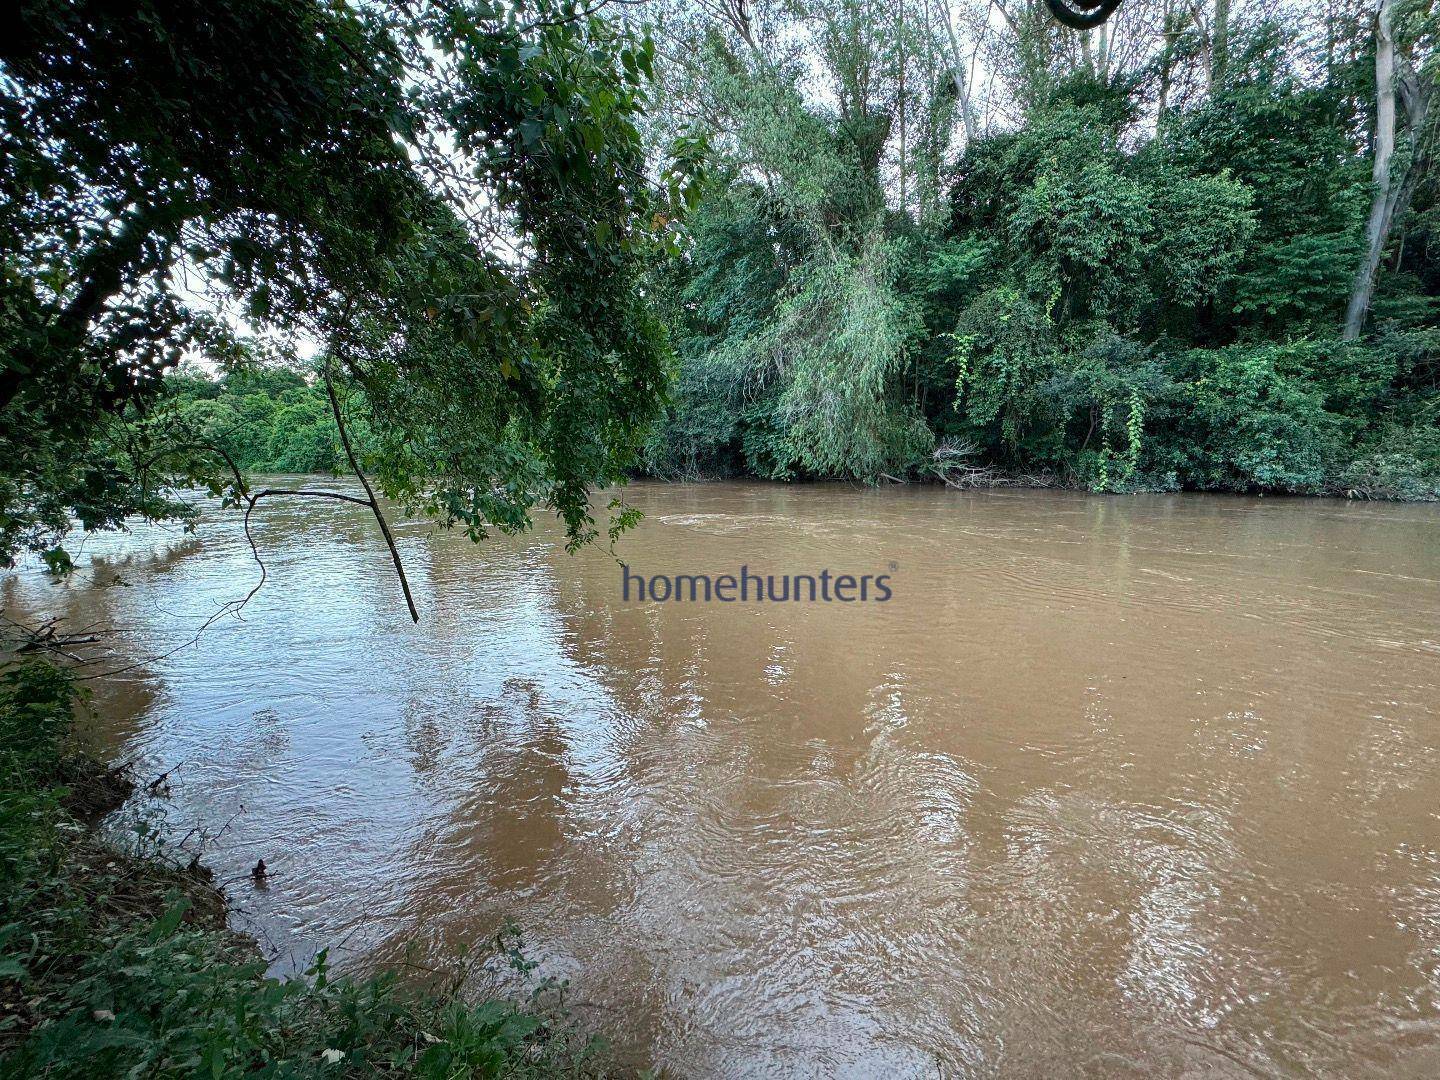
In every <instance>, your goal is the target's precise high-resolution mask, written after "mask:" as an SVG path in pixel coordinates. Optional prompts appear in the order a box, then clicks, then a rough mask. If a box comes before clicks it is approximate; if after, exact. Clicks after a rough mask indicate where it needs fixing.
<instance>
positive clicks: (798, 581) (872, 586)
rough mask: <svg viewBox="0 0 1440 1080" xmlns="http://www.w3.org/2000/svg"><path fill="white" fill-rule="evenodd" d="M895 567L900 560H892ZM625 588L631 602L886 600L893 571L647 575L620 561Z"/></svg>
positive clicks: (622, 589) (742, 570) (746, 569)
mask: <svg viewBox="0 0 1440 1080" xmlns="http://www.w3.org/2000/svg"><path fill="white" fill-rule="evenodd" d="M891 569H892V570H893V569H894V566H891ZM620 593H621V596H622V598H623V599H624V600H625V601H626V603H629V602H630V601H631V600H635V601H637V602H639V603H642V604H643V603H647V602H650V601H655V602H657V603H661V604H664V603H672V604H699V603H706V604H708V603H711V602H712V601H713V602H719V603H722V604H735V603H740V604H764V603H774V604H783V603H786V602H788V601H792V600H794V601H801V602H804V603H817V602H818V603H826V604H828V603H831V602H832V601H839V602H840V603H842V604H854V603H862V604H863V603H872V602H873V603H877V604H883V603H885V601H887V600H889V599H890V597H891V596H892V595H893V593H892V590H891V588H890V575H889V574H862V575H861V576H859V577H856V576H855V575H854V574H832V573H831V572H830V571H829V570H821V571H820V572H819V573H818V574H764V575H761V574H754V573H751V572H750V568H749V567H748V566H742V567H740V573H738V574H718V575H715V576H711V575H710V574H671V575H666V574H656V575H654V576H653V577H648V578H647V577H643V576H641V575H640V574H636V573H634V572H632V571H631V569H630V567H628V566H627V565H625V564H624V563H621V564H620Z"/></svg>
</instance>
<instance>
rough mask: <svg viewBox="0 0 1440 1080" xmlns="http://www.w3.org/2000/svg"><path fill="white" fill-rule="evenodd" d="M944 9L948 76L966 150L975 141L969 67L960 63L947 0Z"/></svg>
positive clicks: (958, 43) (956, 38)
mask: <svg viewBox="0 0 1440 1080" xmlns="http://www.w3.org/2000/svg"><path fill="white" fill-rule="evenodd" d="M941 6H942V7H943V8H944V11H943V12H942V15H943V16H944V23H945V34H946V36H947V37H948V38H949V40H950V74H951V77H952V78H953V79H954V80H955V94H956V96H957V97H958V98H959V99H960V123H961V126H962V127H964V129H965V146H966V148H967V149H968V148H969V147H970V145H971V144H972V143H973V142H974V141H975V113H974V112H973V110H972V109H971V105H970V86H969V82H970V75H969V65H968V64H962V63H961V62H960V38H959V37H958V36H957V35H956V33H955V24H954V23H953V22H952V21H951V20H950V3H949V0H941Z"/></svg>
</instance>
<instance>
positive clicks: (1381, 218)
mask: <svg viewBox="0 0 1440 1080" xmlns="http://www.w3.org/2000/svg"><path fill="white" fill-rule="evenodd" d="M1392 4H1393V0H1380V10H1379V12H1377V14H1376V16H1375V106H1376V107H1375V168H1374V172H1373V173H1372V174H1371V175H1372V179H1373V181H1374V184H1375V196H1374V199H1373V200H1372V201H1371V203H1370V217H1369V220H1368V221H1366V223H1365V255H1364V257H1363V258H1362V259H1361V261H1360V269H1359V270H1357V271H1356V272H1355V284H1354V285H1353V286H1352V287H1351V289H1350V303H1349V304H1348V305H1347V306H1346V309H1345V333H1344V337H1345V340H1346V341H1354V340H1355V339H1356V338H1358V337H1359V336H1360V329H1361V327H1363V326H1364V325H1365V316H1366V315H1368V314H1369V312H1370V299H1371V297H1372V296H1374V295H1375V272H1376V270H1377V269H1379V266H1380V257H1381V256H1382V255H1383V254H1384V253H1385V242H1386V240H1388V239H1389V236H1390V223H1391V221H1392V220H1393V218H1394V214H1395V202H1396V199H1395V195H1396V194H1397V193H1398V189H1397V186H1396V185H1394V184H1393V183H1392V182H1391V177H1390V159H1391V158H1392V157H1393V156H1394V154H1395V35H1394V34H1393V33H1392V32H1391V29H1390V12H1391V6H1392Z"/></svg>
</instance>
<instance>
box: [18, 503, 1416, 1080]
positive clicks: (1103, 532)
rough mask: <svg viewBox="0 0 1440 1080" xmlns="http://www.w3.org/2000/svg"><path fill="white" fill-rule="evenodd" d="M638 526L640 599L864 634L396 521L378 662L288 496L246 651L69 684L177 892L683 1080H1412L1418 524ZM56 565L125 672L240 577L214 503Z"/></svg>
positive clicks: (545, 537) (1171, 517) (246, 567)
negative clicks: (570, 1031) (475, 986)
mask: <svg viewBox="0 0 1440 1080" xmlns="http://www.w3.org/2000/svg"><path fill="white" fill-rule="evenodd" d="M627 497H628V499H629V501H630V502H632V503H633V504H634V505H636V506H638V507H639V508H640V509H641V510H643V511H644V513H645V515H646V517H645V521H644V523H643V524H642V525H641V526H640V528H639V529H638V530H637V531H636V532H635V533H633V534H631V535H629V536H628V537H626V538H625V539H624V540H623V541H622V542H621V545H620V548H619V554H620V556H621V557H622V558H624V559H625V560H626V562H627V563H629V564H630V565H631V566H632V567H633V568H634V569H635V570H636V571H638V572H640V573H643V574H645V575H647V576H649V575H654V574H675V573H708V574H712V575H720V574H726V573H729V574H734V573H738V569H739V567H740V566H741V565H746V566H748V567H750V568H751V569H752V571H754V570H763V571H766V572H769V573H775V574H782V573H790V574H796V573H818V572H819V571H820V570H821V569H830V570H831V571H832V572H834V573H853V574H855V575H856V576H858V575H861V574H877V573H888V574H890V575H891V579H892V582H891V584H892V588H893V598H892V600H891V601H890V602H888V603H874V602H870V603H864V604H861V603H852V604H842V603H829V604H825V603H813V604H812V603H800V604H796V603H789V604H785V605H775V604H763V605H762V604H755V603H749V604H740V603H731V604H721V603H711V604H708V605H705V604H682V605H676V604H660V605H656V604H640V603H637V602H634V601H633V600H632V601H631V602H629V603H626V602H625V601H624V600H623V598H622V595H621V581H620V577H621V571H620V569H619V566H618V565H617V563H616V561H615V560H614V559H613V558H612V557H610V556H609V555H608V554H607V553H605V552H603V551H599V550H591V551H587V552H585V553H583V554H581V555H579V556H576V557H570V556H567V555H565V554H564V551H563V544H562V542H561V537H560V535H559V532H558V530H557V529H555V528H554V527H552V526H550V525H549V524H547V523H543V522H542V523H541V527H540V528H539V529H538V531H537V532H535V533H532V534H529V535H527V536H525V537H521V538H517V539H504V538H501V539H495V540H491V541H489V542H487V543H485V544H483V545H481V546H478V547H477V546H474V545H472V544H470V543H469V542H468V541H466V540H465V539H464V538H463V537H460V536H457V535H450V534H439V535H436V534H433V533H432V532H431V531H430V530H429V529H428V528H427V527H426V526H424V525H420V524H401V525H400V526H399V527H398V529H397V532H398V534H399V536H400V543H401V545H402V547H403V550H404V555H405V559H406V562H407V565H408V566H409V568H410V573H411V577H412V582H413V584H414V586H415V589H416V593H417V598H418V600H419V602H420V606H421V611H422V616H423V621H422V622H421V624H420V625H419V626H412V625H411V624H410V622H409V620H408V618H407V617H406V616H405V613H404V609H403V605H402V602H401V599H400V596H399V592H398V589H397V587H396V585H395V582H394V580H393V577H392V575H391V571H390V569H389V562H388V558H387V556H386V554H385V551H384V548H383V546H382V545H381V543H380V540H379V538H378V536H377V535H376V533H375V530H374V527H373V522H372V521H370V520H368V516H367V515H368V512H367V511H366V510H364V509H363V508H360V507H353V506H346V505H343V504H338V503H330V502H321V501H319V500H308V501H307V500H296V501H293V502H291V503H289V504H282V503H281V502H280V501H279V500H276V501H274V502H272V503H270V504H269V505H264V506H263V509H262V510H261V511H259V512H257V514H256V522H257V525H256V536H257V540H258V542H259V544H260V546H261V548H262V549H263V551H264V552H265V553H266V561H267V563H268V565H269V568H270V581H269V584H267V585H266V587H265V589H264V590H263V591H262V592H261V593H260V595H259V596H258V597H257V598H256V599H255V600H254V601H253V602H252V603H251V604H250V605H249V607H248V608H247V609H246V611H245V615H244V621H243V622H239V621H235V620H225V621H222V622H220V623H218V624H216V625H215V626H214V627H212V628H211V629H210V630H208V631H207V632H206V633H205V634H204V635H203V636H202V637H201V638H200V639H199V641H198V642H197V643H196V644H194V645H192V646H189V647H186V648H183V649H181V650H180V651H178V652H175V653H174V654H173V655H169V656H168V657H165V658H163V659H159V660H153V661H148V662H143V663H141V664H140V665H139V666H138V667H135V668H133V669H132V670H129V671H126V672H123V673H122V674H120V675H117V676H115V677H114V678H112V679H109V680H102V681H99V682H96V683H92V686H94V687H95V689H96V702H95V707H96V711H97V713H98V716H99V719H98V721H97V723H98V728H99V731H98V735H99V737H100V738H101V739H102V740H103V741H104V743H105V744H106V745H107V746H108V747H109V748H111V749H112V750H113V752H114V753H115V754H116V755H118V756H124V757H127V758H130V757H133V758H138V759H139V760H140V761H141V763H142V767H143V768H144V769H148V770H151V771H153V772H155V773H158V772H161V771H164V770H167V769H171V768H172V767H173V768H174V772H173V775H172V779H171V789H172V793H173V797H172V800H171V804H170V810H169V820H170V824H171V827H172V828H173V829H175V830H177V831H178V832H181V833H183V832H185V831H187V830H188V829H189V828H190V827H191V826H193V825H196V824H199V825H201V826H203V827H204V828H205V829H206V830H208V831H209V832H212V833H213V832H215V831H216V830H218V829H220V827H221V826H223V825H226V823H228V826H227V827H226V828H225V829H224V831H223V832H222V833H221V835H219V836H218V837H217V838H215V839H213V840H212V841H211V842H210V843H209V844H208V854H207V858H208V860H209V862H210V863H211V864H212V865H213V866H215V868H216V870H217V876H218V877H219V878H221V879H222V880H224V879H233V881H234V884H232V885H231V892H232V895H233V896H234V898H235V901H236V904H237V908H238V910H239V913H240V917H241V919H242V921H244V922H245V923H246V924H247V925H249V926H251V927H252V928H257V929H259V930H261V931H262V932H263V934H264V936H265V938H266V939H267V940H268V941H269V942H270V943H271V944H272V945H273V948H274V950H275V954H276V956H277V964H278V966H280V967H281V968H284V967H286V966H288V965H291V964H294V963H303V962H304V959H305V958H306V957H307V956H309V955H310V954H311V953H312V952H313V950H314V949H315V948H316V947H318V946H319V945H321V944H324V943H327V942H328V943H336V942H341V943H343V945H342V947H341V949H339V950H338V952H339V954H340V955H342V956H343V957H345V958H347V959H348V962H350V963H357V964H358V963H365V962H368V961H372V960H374V959H375V958H383V959H395V958H399V957H401V956H405V955H407V954H408V956H409V958H410V959H412V960H415V959H417V958H418V960H419V961H420V962H424V961H425V960H426V959H427V958H436V957H442V956H445V955H447V954H448V953H449V952H450V951H452V950H454V949H455V948H457V947H459V946H460V945H462V944H463V943H466V942H470V941H474V940H476V939H478V938H481V937H483V936H485V935H487V934H491V933H493V932H494V930H495V929H496V928H497V927H498V926H500V925H502V924H503V922H504V921H505V920H506V919H507V918H508V919H514V920H515V921H516V922H518V923H519V924H520V925H521V926H523V927H524V928H525V931H526V940H527V946H526V947H527V949H528V950H529V952H530V954H531V955H532V957H533V958H534V959H537V960H539V961H540V969H539V971H540V973H541V974H550V975H556V976H560V977H564V978H569V979H570V980H571V984H572V988H573V991H572V992H573V997H574V999H575V1001H576V1002H577V1004H578V1006H579V1008H580V1010H581V1012H582V1015H584V1016H586V1017H587V1018H588V1019H589V1021H590V1022H593V1023H594V1024H595V1026H597V1027H600V1028H602V1029H604V1030H605V1031H606V1032H607V1033H608V1034H609V1035H610V1036H611V1037H612V1039H614V1041H616V1042H617V1043H618V1044H619V1046H620V1048H621V1050H622V1052H623V1053H624V1054H625V1055H627V1057H628V1058H630V1059H632V1060H634V1061H636V1062H640V1063H649V1062H652V1061H653V1062H655V1063H658V1064H660V1065H662V1066H664V1067H665V1068H666V1069H667V1070H668V1071H669V1072H670V1073H671V1074H673V1075H676V1076H695V1077H706V1076H739V1075H755V1076H761V1075H763V1076H786V1075H794V1076H811V1075H826V1076H831V1075H834V1076H887V1077H888V1076H937V1075H938V1076H968V1075H974V1076H991V1075H1005V1076H1041V1075H1043V1076H1064V1075H1095V1076H1101V1075H1103V1076H1122V1077H1123V1076H1131V1075H1133V1076H1140V1075H1186V1076H1192V1075H1193V1076H1221V1077H1224V1076H1250V1075H1263V1076H1295V1075H1301V1076H1304V1075H1318V1076H1335V1077H1340V1076H1346V1077H1351V1076H1366V1075H1413V1076H1432V1075H1437V1074H1440V770H1437V764H1440V756H1437V755H1440V749H1437V748H1440V726H1437V721H1440V509H1437V508H1435V507H1424V506H1395V505H1378V504H1371V505H1359V504H1345V503H1339V502H1326V501H1318V500H1275V499H1244V498H1228V497H1215V496H1144V497H1124V498H1104V497H1086V496H1081V495H1074V494H1068V493H1053V492H1033V491H1018V492H997V493H983V494H973V495H962V494H957V493H952V492H947V491H941V490H935V489H918V488H907V489H887V490H881V491H876V490H858V489H851V488H847V487H841V486H820V487H781V486H765V485H758V484H757V485H751V484H715V485H698V486H659V485H654V486H652V485H638V486H635V487H632V488H631V489H630V490H629V492H628V496H627ZM86 556H87V557H86V558H82V559H81V560H79V561H80V564H81V567H82V569H81V571H80V572H79V573H78V574H77V575H76V578H75V579H74V580H73V581H72V582H71V583H70V584H68V585H65V586H54V585H51V584H48V583H47V582H46V581H45V580H44V579H43V578H42V577H41V576H40V575H38V574H36V573H34V572H24V573H21V574H18V575H12V576H10V577H9V578H7V579H4V581H3V584H0V589H3V593H0V597H3V600H4V602H5V604H6V607H7V610H9V611H11V612H19V613H27V612H36V611H48V612H52V613H56V614H65V615H66V616H67V617H68V618H70V619H71V620H72V623H73V624H74V625H83V624H88V623H92V622H98V623H99V624H101V625H103V626H105V627H110V628H115V629H117V630H119V631H120V632H121V634H122V636H121V637H120V638H119V639H118V641H119V643H120V644H119V646H118V653H117V656H118V657H119V658H120V659H123V660H126V661H136V660H145V658H147V657H152V656H154V655H156V654H158V653H162V652H165V651H166V650H167V649H170V648H173V647H174V646H176V645H178V644H180V643H181V642H183V641H184V640H185V639H186V638H187V637H188V636H189V634H190V633H192V632H193V629H194V626H195V624H196V623H198V622H199V621H200V620H202V619H203V618H204V617H205V616H206V615H208V614H209V613H210V612H211V611H213V610H214V609H215V607H217V606H218V605H219V604H221V603H223V602H225V601H227V600H231V599H234V598H236V597H237V596H239V595H243V593H244V592H245V591H246V590H247V589H248V588H249V586H250V584H251V583H252V581H253V578H254V572H255V568H254V564H253V562H252V561H251V557H250V553H249V549H248V548H247V547H246V546H245V544H244V542H243V539H242V537H241V535H240V533H239V530H238V528H237V524H236V522H235V521H234V520H233V518H226V517H225V516H223V515H220V516H212V517H211V518H210V520H209V521H208V523H207V524H206V525H205V526H204V527H202V529H201V531H200V533H199V534H198V536H197V537H185V536H182V535H180V534H178V533H173V532H164V531H161V530H144V531H142V532H138V533H136V534H135V535H133V536H130V537H125V538H119V539H113V538H112V539H105V540H103V541H92V542H91V543H90V544H89V545H88V546H87V549H86ZM892 566H893V569H892ZM114 666H119V665H118V664H116V665H114ZM260 857H263V858H264V859H265V861H266V863H267V864H268V865H269V866H270V868H271V878H270V886H269V888H268V890H265V891H258V890H255V889H254V888H252V886H251V885H250V883H249V880H248V877H247V876H246V870H247V868H248V867H249V866H250V865H251V864H253V863H254V861H255V860H256V859H257V858H260Z"/></svg>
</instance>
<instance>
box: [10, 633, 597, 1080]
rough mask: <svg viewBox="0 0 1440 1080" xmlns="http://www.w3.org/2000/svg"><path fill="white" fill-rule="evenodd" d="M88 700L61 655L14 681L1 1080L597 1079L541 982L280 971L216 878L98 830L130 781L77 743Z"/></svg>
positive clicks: (582, 1043)
mask: <svg viewBox="0 0 1440 1080" xmlns="http://www.w3.org/2000/svg"><path fill="white" fill-rule="evenodd" d="M76 701H77V693H76V690H75V687H74V685H73V683H72V681H71V680H70V678H69V676H68V674H67V673H66V672H65V671H64V670H62V669H61V668H59V667H56V666H54V665H52V664H50V663H47V662H44V661H40V660H31V661H27V662H24V663H21V664H15V665H12V666H10V667H8V668H7V669H5V670H4V671H3V672H0V1078H7V1080H8V1078H11V1077H41V1076H43V1077H86V1078H90V1077H99V1076H117V1077H118V1076H134V1077H185V1078H187V1080H188V1078H191V1077H197V1076H208V1077H223V1076H259V1077H271V1076H273V1077H300V1076H331V1077H338V1076H417V1077H425V1078H437V1080H438V1078H441V1077H446V1078H449V1077H465V1076H480V1077H487V1076H556V1075H594V1074H596V1073H597V1072H599V1071H601V1069H602V1061H603V1057H604V1053H603V1046H601V1045H600V1044H599V1043H598V1042H597V1041H595V1040H590V1039H586V1038H584V1037H583V1036H581V1035H580V1034H578V1032H577V1031H576V1030H575V1029H574V1028H573V1027H571V1026H570V1025H569V1024H568V1023H567V1022H566V1021H565V1020H564V1018H563V1016H561V1015H557V1014H556V1013H555V1012H554V1011H553V1009H552V1010H548V1011H547V1009H546V1008H544V1007H542V1006H543V1004H544V1002H543V1000H542V998H541V997H540V996H539V995H540V994H541V993H542V992H543V991H544V990H545V989H546V988H545V987H544V986H543V985H542V989H541V990H540V991H537V992H536V996H535V997H534V998H532V1000H530V1001H527V1002H524V1003H514V1002H510V1001H505V1000H493V999H492V1000H484V1001H479V1002H471V1001H468V1000H466V997H465V995H464V994H463V992H462V982H463V980H458V979H457V980H456V981H455V982H454V983H453V984H451V985H449V986H447V987H445V988H444V989H441V990H437V989H433V988H429V989H426V988H416V987H412V986H408V985H406V984H404V983H402V982H400V981H399V980H398V979H397V978H395V977H394V976H393V975H380V976H377V977H369V978H348V977H332V974H331V972H330V971H329V970H328V969H327V966H326V963H325V954H324V953H323V952H322V953H321V954H320V960H319V961H318V962H317V964H316V965H315V966H314V967H313V968H312V969H311V971H310V972H309V973H308V974H307V976H306V977H305V978H296V979H275V978H270V977H267V976H266V974H265V969H266V965H265V963H264V961H263V960H262V959H261V957H260V954H259V950H258V948H257V947H256V945H255V943H254V941H253V940H250V939H246V938H243V937H241V936H239V935H237V934H234V933H232V932H231V931H229V930H228V929H227V928H226V918H225V914H226V913H225V905H224V900H223V897H221V896H220V894H219V893H217V892H216V891H215V890H214V888H213V887H212V886H211V885H210V884H209V882H208V874H207V873H206V872H205V871H204V870H203V868H198V867H196V866H194V865H192V866H190V867H188V868H187V867H180V866H176V865H172V864H170V863H168V862H167V861H165V860H164V859H163V858H160V857H158V856H157V855H154V854H143V853H142V854H135V853H127V852H122V851H121V850H119V849H118V847H116V846H114V845H113V844H107V842H106V841H104V840H103V839H101V838H100V836H99V834H97V832H96V831H95V829H94V825H95V823H96V821H97V820H98V819H99V818H100V817H102V816H103V815H104V813H105V812H107V811H108V810H111V809H113V808H115V807H116V806H118V805H119V804H120V803H121V802H123V801H124V799H125V798H126V796H127V795H128V794H129V792H130V791H131V785H130V783H129V780H128V778H127V777H126V776H125V775H124V774H123V772H121V771H118V770H113V769H107V768H105V767H104V766H103V765H101V764H100V763H99V762H97V761H95V760H94V759H93V758H91V757H89V756H87V755H86V754H85V753H84V752H82V751H81V750H80V749H78V748H77V746H76V744H75V740H74V735H73V719H74V710H75V707H76ZM515 962H517V963H523V961H522V960H519V959H518V957H517V958H516V960H515ZM550 989H553V987H551V988H550Z"/></svg>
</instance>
